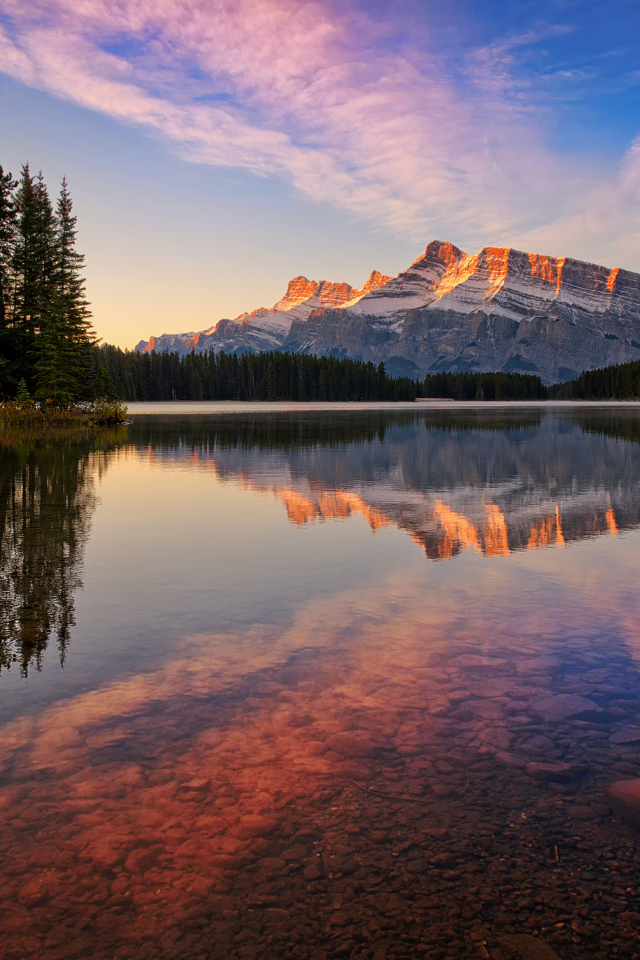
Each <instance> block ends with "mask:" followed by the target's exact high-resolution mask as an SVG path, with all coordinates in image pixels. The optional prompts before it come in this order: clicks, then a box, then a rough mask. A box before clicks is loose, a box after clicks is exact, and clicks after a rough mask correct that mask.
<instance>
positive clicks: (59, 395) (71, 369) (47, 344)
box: [35, 177, 94, 406]
mask: <svg viewBox="0 0 640 960" xmlns="http://www.w3.org/2000/svg"><path fill="white" fill-rule="evenodd" d="M76 223H77V218H76V217H75V216H74V215H73V204H72V201H71V196H70V194H69V188H68V185H67V180H66V177H65V178H63V180H62V187H61V190H60V196H59V198H58V203H57V206H56V217H55V238H54V259H53V275H52V279H53V284H52V289H51V296H50V298H49V301H48V309H47V312H46V314H45V315H44V317H43V319H44V323H43V324H42V327H41V330H40V337H39V343H38V347H39V350H38V360H37V363H36V368H35V374H36V376H35V380H36V397H37V398H38V399H39V400H47V401H49V402H50V403H53V404H55V405H57V406H64V405H66V404H68V403H72V402H73V401H74V400H78V399H82V398H83V397H86V396H87V390H88V380H89V370H90V365H91V362H92V357H91V354H90V347H91V345H92V344H93V343H94V335H93V330H92V329H91V321H90V316H91V313H90V311H89V305H88V303H87V299H86V296H85V282H84V278H83V277H82V273H81V271H82V268H83V265H84V256H83V255H82V254H80V253H78V252H77V250H76V235H77V229H76Z"/></svg>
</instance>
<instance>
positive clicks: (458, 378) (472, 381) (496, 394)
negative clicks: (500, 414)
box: [418, 371, 548, 400]
mask: <svg viewBox="0 0 640 960" xmlns="http://www.w3.org/2000/svg"><path fill="white" fill-rule="evenodd" d="M418 396H420V397H433V398H434V399H435V398H441V399H449V400H546V399H547V396H548V390H547V388H546V387H545V385H544V384H543V383H542V380H541V379H540V377H534V376H531V375H530V374H525V373H454V372H452V371H448V372H446V373H444V372H443V373H434V374H430V375H427V376H426V377H425V378H424V381H423V382H422V383H420V384H418Z"/></svg>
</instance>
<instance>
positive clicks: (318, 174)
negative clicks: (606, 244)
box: [0, 0, 640, 255]
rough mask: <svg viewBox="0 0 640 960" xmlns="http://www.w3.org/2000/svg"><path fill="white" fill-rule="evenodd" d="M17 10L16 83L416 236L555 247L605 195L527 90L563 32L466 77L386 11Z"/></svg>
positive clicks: (9, 43)
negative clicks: (392, 41) (522, 81)
mask: <svg viewBox="0 0 640 960" xmlns="http://www.w3.org/2000/svg"><path fill="white" fill-rule="evenodd" d="M0 15H1V19H0V70H2V71H3V72H5V73H6V74H8V75H10V76H12V77H14V78H15V79H17V80H19V81H21V82H23V83H25V84H28V85H29V86H32V87H35V88H38V89H41V90H45V91H47V92H49V93H51V94H53V95H55V96H57V97H61V98H64V99H66V100H69V101H71V102H73V103H76V104H78V105H80V106H82V107H85V108H88V109H90V110H94V111H98V112H101V113H103V114H106V115H108V116H111V117H113V118H115V119H117V120H118V121H121V122H124V123H126V124H130V125H134V126H137V127H139V128H141V129H143V130H145V131H148V132H149V133H151V134H153V135H155V136H158V137H160V138H162V139H163V140H165V141H168V142H170V143H171V144H173V145H174V148H175V149H176V150H177V151H178V152H179V153H180V155H181V156H182V157H183V158H184V159H185V160H188V161H192V162H198V163H205V164H211V165H214V166H224V167H231V168H236V169H237V168H240V169H244V170H246V171H248V172H250V173H252V174H255V175H258V176H261V177H277V178H280V179H283V180H285V181H287V182H289V183H291V184H292V185H293V186H294V187H295V188H296V189H297V190H299V191H300V192H301V193H302V194H303V195H305V196H307V197H310V198H312V199H313V200H315V201H317V202H321V203H327V202H328V203H331V204H334V205H336V206H338V207H341V208H343V209H347V210H350V211H351V212H352V213H354V214H355V215H357V216H359V217H363V218H366V219H367V220H369V221H370V222H371V223H373V224H375V225H377V226H379V227H383V228H384V229H386V230H389V231H391V232H392V233H394V234H395V235H396V236H401V237H404V238H407V239H410V240H412V241H416V242H420V243H422V242H423V241H424V240H425V238H428V237H431V236H432V235H433V234H434V233H438V232H442V230H443V229H445V230H446V232H447V235H448V236H451V237H453V238H454V239H458V240H464V241H465V242H466V243H468V244H470V245H475V244H477V243H483V242H486V240H487V238H490V239H493V240H494V241H516V240H517V239H518V238H519V237H522V238H524V237H539V238H540V241H541V242H542V241H543V240H544V238H545V236H549V237H551V236H552V235H553V236H554V237H557V236H558V233H557V230H556V233H555V234H552V231H551V227H550V225H551V224H556V225H557V228H558V229H560V230H562V229H565V230H566V234H567V237H570V236H572V235H573V234H574V233H575V222H576V217H578V216H579V213H580V205H581V203H583V202H584V198H585V197H586V196H591V195H592V194H593V195H594V196H595V195H596V193H597V195H598V196H600V197H602V195H603V194H602V185H601V184H598V183H597V182H595V180H594V176H593V174H592V173H591V172H589V171H588V170H587V169H586V168H585V169H584V170H582V171H580V170H578V169H577V167H576V166H575V161H574V165H573V166H572V167H571V166H569V165H568V164H567V163H566V161H562V160H561V159H558V158H556V157H554V156H553V155H552V153H551V152H550V151H549V150H548V149H547V148H546V147H545V144H544V137H543V135H542V133H541V130H540V125H539V119H538V118H537V117H536V107H535V103H534V99H533V98H527V96H526V95H525V97H524V99H523V97H521V96H514V92H516V85H515V84H514V83H513V82H512V79H511V75H510V70H511V67H512V64H513V60H514V57H515V56H517V55H518V54H517V51H519V50H521V49H522V48H523V47H525V46H526V45H528V44H532V43H537V42H539V41H541V40H543V39H544V38H545V37H547V36H553V35H554V34H557V33H558V32H562V31H564V30H565V29H566V28H564V27H555V26H545V27H540V28H538V29H537V30H534V31H529V32H525V33H523V34H522V35H521V36H516V37H513V38H511V39H507V40H504V41H503V42H501V43H496V44H494V45H492V46H490V47H484V48H480V49H478V50H476V51H470V52H469V54H468V56H467V60H466V83H463V84H461V83H460V81H459V79H456V78H454V77H453V76H452V74H451V72H450V71H449V72H448V71H447V68H446V66H445V61H444V58H442V57H439V56H438V55H437V54H436V53H434V52H433V51H431V50H429V49H428V48H427V47H425V45H424V42H423V40H421V41H420V44H419V45H418V46H415V45H414V46H412V44H411V42H410V38H408V39H407V42H406V44H405V47H404V50H400V51H399V50H398V48H397V44H396V45H395V47H393V48H392V45H387V44H386V43H385V37H386V35H385V24H384V23H383V22H380V21H374V20H373V19H371V18H370V17H367V16H365V15H363V14H362V13H357V14H356V13H354V12H353V11H349V9H348V8H344V7H343V8H340V7H337V6H332V5H331V4H329V3H326V2H325V3H318V2H301V0H233V2H231V0H107V2H105V0H46V2H43V0H32V2H30V3H29V4H24V3H23V2H18V0H0ZM638 170H640V161H639V159H638V154H637V151H632V152H631V153H630V154H629V156H628V157H627V159H626V165H625V168H624V175H623V176H622V178H621V180H620V183H619V184H618V183H612V184H610V185H609V186H608V196H609V203H610V204H611V210H612V212H613V213H612V215H613V217H614V220H615V211H616V210H620V209H621V204H622V203H623V202H624V203H625V204H627V207H626V208H627V209H628V198H629V196H630V195H631V196H632V197H635V200H634V201H633V202H637V191H635V192H634V190H633V189H631V188H630V187H629V184H630V183H633V182H634V180H635V179H637V177H638V173H637V171H638ZM623 195H624V200H623ZM605 212H606V211H605ZM562 224H564V225H565V226H564V227H562ZM550 252H551V251H550ZM638 254H639V255H640V249H639V250H638Z"/></svg>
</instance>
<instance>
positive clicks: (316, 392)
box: [98, 346, 416, 400]
mask: <svg viewBox="0 0 640 960" xmlns="http://www.w3.org/2000/svg"><path fill="white" fill-rule="evenodd" d="M98 353H99V356H100V372H99V377H100V379H101V382H103V383H104V384H105V388H106V389H108V390H111V391H112V394H113V396H115V397H117V398H118V399H120V400H415V398H416V383H415V381H413V380H411V379H410V378H409V377H400V378H393V377H389V376H387V374H386V372H385V369H384V364H383V363H379V364H378V365H377V366H375V365H374V364H373V363H364V362H363V361H361V360H347V359H343V360H337V359H336V358H335V357H314V356H303V355H301V354H293V353H280V352H278V351H274V352H273V353H257V354H251V353H244V354H242V355H240V356H236V355H235V354H227V353H217V354H216V353H214V352H213V351H212V352H209V353H189V354H186V356H179V355H178V354H177V353H129V352H127V351H123V350H120V349H118V348H117V347H111V346H107V347H101V348H99V351H98Z"/></svg>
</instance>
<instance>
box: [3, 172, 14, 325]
mask: <svg viewBox="0 0 640 960" xmlns="http://www.w3.org/2000/svg"><path fill="white" fill-rule="evenodd" d="M17 186H18V184H17V182H16V181H15V180H14V179H13V177H12V176H11V174H10V173H5V172H4V170H3V169H2V165H0V330H1V331H3V332H4V330H5V329H6V327H7V324H8V322H9V296H10V278H11V261H12V257H13V246H14V242H15V237H16V206H15V202H14V192H15V189H16V187H17Z"/></svg>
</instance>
